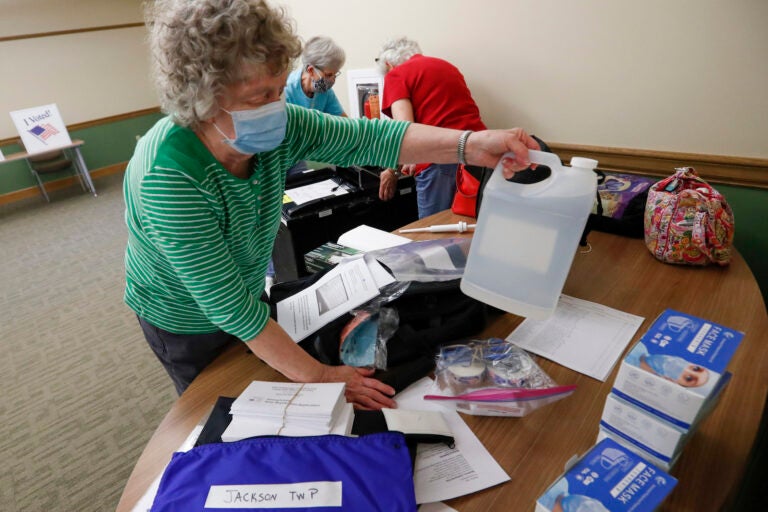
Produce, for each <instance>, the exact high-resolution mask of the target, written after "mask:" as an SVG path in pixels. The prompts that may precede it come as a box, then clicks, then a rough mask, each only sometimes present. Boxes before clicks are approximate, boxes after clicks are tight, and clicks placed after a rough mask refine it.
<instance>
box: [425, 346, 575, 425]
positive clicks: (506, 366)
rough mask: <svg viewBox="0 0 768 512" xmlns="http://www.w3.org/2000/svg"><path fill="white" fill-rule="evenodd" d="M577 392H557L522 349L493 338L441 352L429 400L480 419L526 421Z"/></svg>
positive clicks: (567, 389)
mask: <svg viewBox="0 0 768 512" xmlns="http://www.w3.org/2000/svg"><path fill="white" fill-rule="evenodd" d="M575 389H576V386H558V385H557V384H555V382H554V381H553V380H552V379H551V378H550V377H549V375H547V374H546V372H544V370H542V369H541V367H539V365H538V364H536V361H534V360H533V358H532V357H531V356H530V355H529V354H528V353H527V352H526V351H525V350H523V349H521V348H520V347H518V346H517V345H514V344H513V343H510V342H508V341H505V340H502V339H500V338H489V339H485V340H472V341H470V342H468V343H464V344H457V345H448V346H444V347H442V348H441V349H440V353H439V354H438V357H437V365H436V368H435V381H434V384H433V390H432V393H431V394H429V395H427V396H425V397H424V398H425V399H427V400H443V401H446V403H453V404H454V405H455V407H456V410H457V411H460V412H465V413H468V414H474V415H478V416H517V417H519V416H525V415H527V414H529V413H530V412H532V411H534V410H536V409H538V408H540V407H542V406H544V405H547V404H550V403H552V402H556V401H558V400H560V399H562V398H565V397H567V396H568V395H570V394H571V393H573V391H574V390H575Z"/></svg>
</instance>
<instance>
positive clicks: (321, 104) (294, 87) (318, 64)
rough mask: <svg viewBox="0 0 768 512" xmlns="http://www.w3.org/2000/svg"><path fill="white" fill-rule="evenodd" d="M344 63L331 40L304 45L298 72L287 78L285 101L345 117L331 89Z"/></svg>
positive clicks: (319, 38) (312, 41) (340, 49)
mask: <svg viewBox="0 0 768 512" xmlns="http://www.w3.org/2000/svg"><path fill="white" fill-rule="evenodd" d="M345 60H346V55H345V53H344V50H343V49H342V48H341V47H340V46H339V45H337V44H336V43H334V42H333V40H332V39H331V38H330V37H325V36H315V37H313V38H312V39H310V40H309V41H307V42H306V43H305V44H304V51H303V52H302V53H301V61H302V67H301V69H297V70H295V71H293V72H292V73H291V74H290V75H288V82H287V83H286V84H285V100H286V101H287V102H288V103H293V104H294V105H300V106H302V107H304V108H311V109H315V110H319V111H320V112H325V113H326V114H333V115H335V116H344V117H346V115H347V114H345V113H344V108H343V107H342V106H341V103H339V99H338V98H337V97H336V94H335V93H334V92H333V91H332V90H331V88H332V87H333V86H334V84H335V83H336V77H338V76H339V75H340V74H341V71H339V70H340V69H341V68H342V66H344V61H345Z"/></svg>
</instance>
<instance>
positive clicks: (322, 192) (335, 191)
mask: <svg viewBox="0 0 768 512" xmlns="http://www.w3.org/2000/svg"><path fill="white" fill-rule="evenodd" d="M348 193H349V191H348V190H347V189H346V188H344V187H343V186H341V185H339V184H338V183H336V182H335V181H333V180H323V181H318V182H317V183H312V184H309V185H304V186H302V187H296V188H289V189H288V190H286V191H285V195H287V196H288V197H289V198H290V199H291V201H293V202H294V203H296V204H304V203H308V202H309V201H314V200H315V199H322V198H323V197H328V196H342V195H344V194H348Z"/></svg>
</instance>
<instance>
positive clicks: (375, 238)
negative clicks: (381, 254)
mask: <svg viewBox="0 0 768 512" xmlns="http://www.w3.org/2000/svg"><path fill="white" fill-rule="evenodd" d="M411 241H412V240H411V239H410V238H406V237H404V236H400V235H394V234H392V233H389V232H388V231H383V230H381V229H376V228H372V227H371V226H366V225H365V224H362V225H360V226H357V227H356V228H354V229H350V230H349V231H347V232H346V233H342V234H341V236H339V240H338V243H339V244H341V245H346V246H347V247H351V248H353V249H357V250H358V251H375V250H376V249H386V248H388V247H395V246H397V245H403V244H407V243H409V242H411Z"/></svg>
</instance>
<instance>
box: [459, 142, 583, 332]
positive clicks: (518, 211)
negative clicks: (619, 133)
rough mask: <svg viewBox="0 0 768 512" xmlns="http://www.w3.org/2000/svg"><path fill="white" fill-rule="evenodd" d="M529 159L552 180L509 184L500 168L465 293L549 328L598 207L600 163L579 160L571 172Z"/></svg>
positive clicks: (549, 159) (546, 157)
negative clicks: (597, 170)
mask: <svg viewBox="0 0 768 512" xmlns="http://www.w3.org/2000/svg"><path fill="white" fill-rule="evenodd" d="M529 154H530V160H531V162H532V163H536V164H541V165H546V166H548V167H549V168H550V169H551V170H552V172H551V174H550V176H549V177H548V178H546V179H545V180H543V181H540V182H538V183H532V184H521V183H514V182H508V181H506V180H505V179H504V176H503V174H502V168H501V162H499V165H497V166H496V169H495V170H494V172H493V174H492V175H491V178H490V179H489V180H488V184H487V185H486V187H485V190H484V192H483V203H482V208H481V209H480V214H479V216H478V218H477V227H476V228H475V234H474V235H473V237H472V246H471V247H470V250H469V257H468V260H467V265H466V268H465V270H464V277H463V278H462V280H461V291H463V292H464V293H465V294H467V295H469V296H470V297H474V298H475V299H477V300H479V301H481V302H485V303H487V304H490V305H492V306H495V307H497V308H499V309H503V310H504V311H508V312H510V313H514V314H516V315H519V316H524V317H528V318H533V319H537V320H543V319H545V318H547V317H548V316H549V315H551V314H552V313H553V312H554V311H555V308H556V307H557V301H558V299H559V298H560V293H561V292H562V291H563V285H564V284H565V279H566V277H568V272H569V270H570V268H571V264H572V263H573V258H574V256H575V254H576V249H577V247H578V245H579V240H580V239H581V235H582V232H583V231H584V226H585V225H586V223H587V218H588V217H589V213H590V211H591V210H592V207H593V205H594V202H595V194H596V192H597V175H596V174H595V173H594V172H593V169H594V168H595V167H597V161H596V160H591V159H588V158H573V159H572V160H571V167H563V166H562V165H561V164H560V159H559V157H558V156H557V155H555V154H553V153H545V152H541V151H529ZM505 156H507V155H505ZM534 172H535V171H534Z"/></svg>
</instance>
